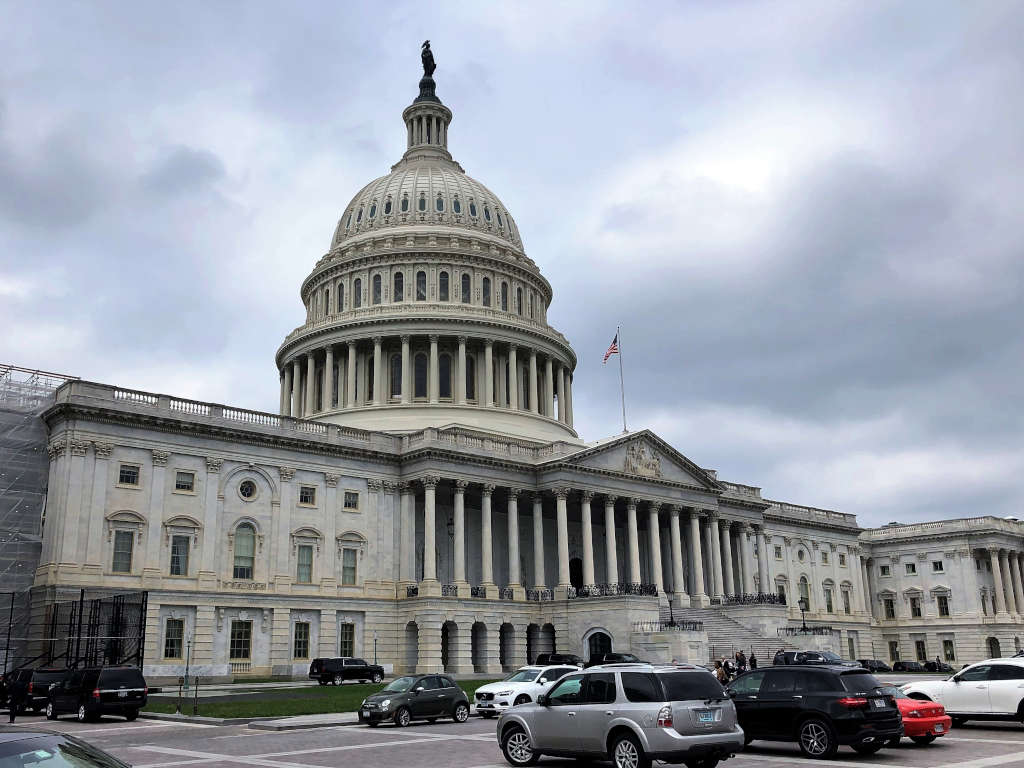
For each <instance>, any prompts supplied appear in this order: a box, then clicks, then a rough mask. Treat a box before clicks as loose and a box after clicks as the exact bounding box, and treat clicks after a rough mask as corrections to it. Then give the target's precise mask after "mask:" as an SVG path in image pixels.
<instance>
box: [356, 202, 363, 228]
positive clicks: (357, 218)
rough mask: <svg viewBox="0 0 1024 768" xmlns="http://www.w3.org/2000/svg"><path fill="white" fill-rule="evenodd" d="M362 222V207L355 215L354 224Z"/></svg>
mask: <svg viewBox="0 0 1024 768" xmlns="http://www.w3.org/2000/svg"><path fill="white" fill-rule="evenodd" d="M362 220H363V206H359V213H357V214H356V224H358V223H359V222H360V221H362Z"/></svg>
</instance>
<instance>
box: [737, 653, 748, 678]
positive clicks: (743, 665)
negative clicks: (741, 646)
mask: <svg viewBox="0 0 1024 768" xmlns="http://www.w3.org/2000/svg"><path fill="white" fill-rule="evenodd" d="M736 667H737V668H738V669H739V673H740V674H741V675H742V674H743V673H744V672H746V671H747V656H746V654H745V653H743V651H736Z"/></svg>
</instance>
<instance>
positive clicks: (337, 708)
mask: <svg viewBox="0 0 1024 768" xmlns="http://www.w3.org/2000/svg"><path fill="white" fill-rule="evenodd" d="M493 682H494V680H462V681H460V682H459V686H460V687H461V688H462V690H464V691H465V692H466V694H467V695H468V696H469V697H470V699H472V698H473V693H474V692H475V691H476V689H477V688H479V687H480V686H481V685H485V684H487V683H493ZM383 687H384V686H383V685H372V684H367V685H362V684H357V685H342V686H340V687H339V686H333V685H327V686H317V687H316V688H278V689H276V690H268V691H266V692H265V693H262V692H261V693H260V694H256V695H253V696H246V697H244V698H242V697H239V698H238V700H235V701H208V700H207V701H204V700H203V699H202V698H200V699H199V714H200V715H201V716H203V717H289V716H291V715H320V714H326V713H329V712H355V711H356V710H357V709H358V708H359V705H360V704H361V703H362V701H363V699H365V698H366V697H367V696H369V695H370V694H371V693H376V692H377V691H379V690H380V689H381V688H383ZM176 703H177V700H176V699H165V698H159V699H156V698H151V699H150V700H149V703H148V704H147V705H146V709H145V711H146V712H164V713H172V712H174V707H175V705H176ZM181 711H182V712H183V713H185V714H192V700H191V699H182V705H181Z"/></svg>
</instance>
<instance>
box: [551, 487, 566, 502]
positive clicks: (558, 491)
mask: <svg viewBox="0 0 1024 768" xmlns="http://www.w3.org/2000/svg"><path fill="white" fill-rule="evenodd" d="M569 491H570V489H569V488H552V489H551V492H552V493H553V494H555V498H558V499H562V500H564V499H565V498H566V497H567V496H568V495H569Z"/></svg>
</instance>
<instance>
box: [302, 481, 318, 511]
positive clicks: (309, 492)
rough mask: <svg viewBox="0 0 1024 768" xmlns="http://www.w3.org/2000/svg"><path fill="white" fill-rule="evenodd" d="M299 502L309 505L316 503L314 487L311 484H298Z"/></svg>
mask: <svg viewBox="0 0 1024 768" xmlns="http://www.w3.org/2000/svg"><path fill="white" fill-rule="evenodd" d="M299 504H305V505H307V506H310V507H312V506H313V505H314V504H316V488H314V487H313V486H311V485H301V486H299Z"/></svg>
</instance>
